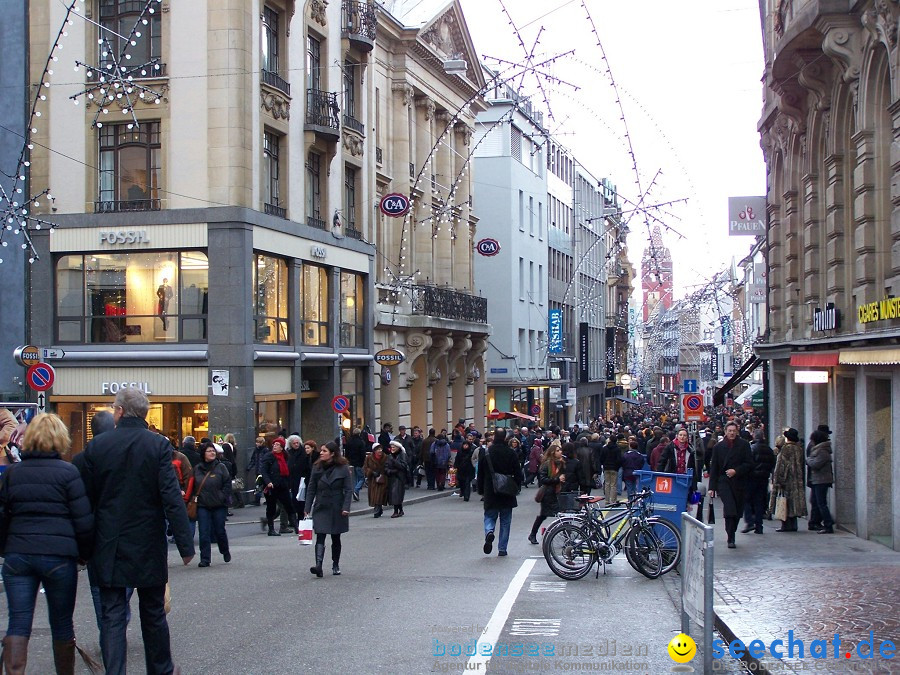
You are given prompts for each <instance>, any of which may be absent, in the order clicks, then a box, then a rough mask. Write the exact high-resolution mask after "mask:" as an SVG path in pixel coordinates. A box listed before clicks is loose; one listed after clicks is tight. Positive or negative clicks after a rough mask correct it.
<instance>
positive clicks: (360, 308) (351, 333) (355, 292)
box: [341, 272, 366, 347]
mask: <svg viewBox="0 0 900 675" xmlns="http://www.w3.org/2000/svg"><path fill="white" fill-rule="evenodd" d="M364 289H365V287H364V286H363V277H362V275H359V274H354V273H353V272H341V347H364V346H365V344H366V343H365V337H364V336H363V327H364V322H365V304H366V303H365V290H364Z"/></svg>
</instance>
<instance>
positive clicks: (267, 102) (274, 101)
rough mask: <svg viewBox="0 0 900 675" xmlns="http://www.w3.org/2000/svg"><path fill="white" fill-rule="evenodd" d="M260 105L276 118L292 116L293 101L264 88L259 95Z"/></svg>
mask: <svg viewBox="0 0 900 675" xmlns="http://www.w3.org/2000/svg"><path fill="white" fill-rule="evenodd" d="M259 101H260V105H262V107H263V108H264V109H265V110H267V111H268V112H269V114H271V115H272V117H274V118H275V119H276V120H277V119H285V120H287V119H290V118H291V102H290V101H288V100H287V99H284V98H282V97H281V96H278V95H277V94H273V93H271V92H268V91H265V90H263V91H262V92H261V93H260V97H259Z"/></svg>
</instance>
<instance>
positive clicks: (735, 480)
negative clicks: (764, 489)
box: [707, 422, 753, 548]
mask: <svg viewBox="0 0 900 675" xmlns="http://www.w3.org/2000/svg"><path fill="white" fill-rule="evenodd" d="M752 472H753V455H752V453H751V452H750V444H749V443H748V442H747V441H745V440H744V439H743V438H739V437H738V425H737V424H735V423H734V422H729V423H728V424H726V425H725V439H724V440H723V441H722V442H721V443H716V444H715V445H714V446H713V449H712V457H711V458H710V460H709V490H708V491H707V494H708V495H709V497H710V499H713V498H715V497H716V495H718V496H719V497H720V498H721V499H722V514H723V515H724V516H725V531H726V532H727V534H728V548H735V543H734V533H735V532H736V531H737V526H738V521H739V520H740V517H741V514H742V513H743V511H744V481H746V479H747V478H749V477H750V475H751V473H752Z"/></svg>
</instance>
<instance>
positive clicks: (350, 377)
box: [341, 368, 366, 429]
mask: <svg viewBox="0 0 900 675" xmlns="http://www.w3.org/2000/svg"><path fill="white" fill-rule="evenodd" d="M364 384H365V377H364V376H363V373H362V372H360V370H359V369H358V368H341V393H342V394H344V395H345V396H346V397H347V398H349V399H350V416H349V417H346V419H345V421H344V423H343V426H344V428H345V429H346V428H348V426H353V427H355V428H359V429H362V428H363V427H364V426H365V425H366V390H365V386H364Z"/></svg>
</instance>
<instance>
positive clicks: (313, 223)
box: [306, 216, 326, 230]
mask: <svg viewBox="0 0 900 675" xmlns="http://www.w3.org/2000/svg"><path fill="white" fill-rule="evenodd" d="M306 224H307V225H309V226H310V227H314V228H316V229H317V230H325V229H326V227H325V221H324V220H322V219H321V218H313V217H312V216H308V217H307V218H306Z"/></svg>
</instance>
